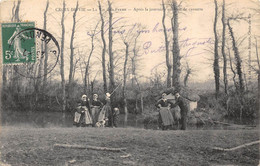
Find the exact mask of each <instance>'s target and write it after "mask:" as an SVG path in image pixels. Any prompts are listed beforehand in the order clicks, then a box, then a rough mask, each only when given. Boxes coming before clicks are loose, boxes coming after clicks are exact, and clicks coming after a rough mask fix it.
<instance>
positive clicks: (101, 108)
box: [74, 93, 119, 127]
mask: <svg viewBox="0 0 260 166" xmlns="http://www.w3.org/2000/svg"><path fill="white" fill-rule="evenodd" d="M118 115H119V109H118V108H117V107H114V108H113V107H112V106H111V100H110V94H109V93H106V95H105V104H103V103H102V102H101V101H100V100H99V99H98V95H97V94H94V95H93V100H92V101H91V102H90V100H89V99H88V97H87V95H82V97H81V101H80V102H78V105H77V109H76V112H75V116H74V125H75V126H77V127H79V126H82V127H85V126H92V127H105V126H106V127H117V123H118Z"/></svg>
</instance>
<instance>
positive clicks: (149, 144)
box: [0, 126, 259, 166]
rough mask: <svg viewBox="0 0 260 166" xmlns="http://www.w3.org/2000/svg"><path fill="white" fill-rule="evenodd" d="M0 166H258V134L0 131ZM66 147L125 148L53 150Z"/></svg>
mask: <svg viewBox="0 0 260 166" xmlns="http://www.w3.org/2000/svg"><path fill="white" fill-rule="evenodd" d="M0 129H1V130H0V152H1V158H0V161H1V162H0V165H12V166H23V165H32V166H38V165H61V166H64V165H84V166H86V165H106V166H108V165H113V166H114V165H156V166H157V165H162V166H167V165H243V166H244V165H258V164H259V144H256V145H251V146H247V147H244V148H241V149H237V150H234V151H229V152H223V151H216V150H213V149H212V148H213V147H221V148H232V147H236V146H239V145H242V144H245V143H249V142H253V141H257V140H259V130H258V128H254V129H250V130H244V129H237V130H186V131H180V130H167V131H161V130H145V129H137V128H91V127H87V128H82V127H79V128H76V127H70V128H59V127H51V128H33V127H22V126H20V127H8V126H6V127H5V126H3V127H1V128H0ZM54 144H70V145H83V146H86V145H88V146H97V147H109V148H126V150H125V151H121V152H111V151H99V150H89V149H74V148H57V147H54Z"/></svg>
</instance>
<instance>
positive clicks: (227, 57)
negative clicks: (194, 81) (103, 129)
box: [2, 0, 260, 118]
mask: <svg viewBox="0 0 260 166" xmlns="http://www.w3.org/2000/svg"><path fill="white" fill-rule="evenodd" d="M20 4H21V0H18V2H17V3H16V2H15V1H14V5H13V8H12V16H11V21H12V22H21V21H22V20H21V18H20V17H19V11H20ZM212 4H214V5H215V12H214V13H215V16H214V22H213V26H212V27H213V28H212V29H213V31H212V34H213V35H214V48H213V49H211V50H213V51H211V50H210V51H211V52H212V53H213V73H214V79H215V93H214V97H215V98H216V102H222V103H221V104H223V107H225V109H226V110H230V111H229V115H231V116H237V114H239V116H240V117H242V116H244V115H245V113H248V114H250V115H252V114H253V113H254V112H255V111H256V107H254V108H250V107H251V106H252V105H254V104H256V102H258V100H257V99H256V96H255V95H253V96H252V95H251V94H252V93H253V92H254V90H253V89H250V87H253V86H254V85H253V83H254V81H253V78H252V76H251V75H252V74H251V70H254V71H255V72H256V73H257V76H258V99H259V88H260V87H259V79H260V76H259V73H260V72H259V70H260V65H259V58H258V47H257V38H258V36H256V37H254V39H255V45H254V46H255V54H256V57H257V59H256V61H253V60H252V57H248V63H245V61H243V59H246V58H245V56H243V55H241V52H240V48H241V45H242V44H241V43H243V41H244V40H245V37H244V38H243V37H242V38H239V37H240V36H241V35H242V34H239V32H236V31H234V30H233V26H235V25H232V24H233V23H234V22H235V21H236V22H239V21H247V22H248V20H249V18H248V17H246V16H244V15H245V14H243V13H242V14H236V15H234V14H230V13H228V12H226V11H227V10H226V6H227V5H226V4H225V0H223V1H222V4H221V7H222V10H220V9H219V8H220V5H219V4H218V1H217V0H213V1H212ZM79 5H80V4H79V3H78V2H77V3H76V6H75V10H74V11H73V15H72V20H73V21H72V29H71V37H70V42H69V50H70V52H69V53H66V51H65V48H66V42H65V41H66V40H67V39H66V38H65V36H67V35H66V27H65V23H64V22H65V19H66V11H65V10H62V12H61V19H60V20H59V21H60V22H59V24H60V25H61V26H60V27H56V28H60V29H61V34H60V35H59V36H60V38H59V39H60V50H61V51H60V58H59V61H58V63H57V66H56V69H57V68H58V67H59V70H58V71H57V70H55V71H53V72H52V73H51V74H47V70H48V64H47V63H48V58H49V57H48V53H47V51H46V50H47V48H46V46H45V48H44V47H43V50H44V51H45V56H44V59H42V60H41V61H42V63H43V67H39V72H38V74H39V73H41V72H42V73H43V74H42V75H43V77H39V78H38V77H35V78H26V77H23V76H21V75H19V74H17V73H16V72H15V68H16V66H15V65H13V66H3V90H2V100H3V103H4V104H6V105H5V107H6V108H8V107H10V109H22V110H46V108H48V110H61V111H63V112H65V111H66V110H70V109H73V108H74V106H75V105H74V104H75V101H76V100H78V99H79V97H80V96H81V95H82V94H83V93H86V94H89V95H90V96H92V95H93V93H98V94H105V93H106V92H110V93H112V96H111V100H112V102H114V103H119V105H120V107H121V108H123V110H124V113H125V114H126V118H127V114H128V112H129V108H130V110H131V111H132V110H135V112H136V111H137V112H143V111H144V105H145V104H144V103H146V104H147V105H149V104H151V103H152V102H154V100H153V99H152V98H154V97H155V96H156V95H158V93H157V92H160V91H161V90H163V89H166V88H171V87H174V88H175V89H176V90H181V89H182V88H183V86H182V85H184V87H185V88H187V87H188V79H189V77H190V75H191V74H192V69H191V68H190V67H189V64H188V62H186V68H187V70H185V71H184V70H182V67H183V66H184V63H181V62H182V56H181V54H180V52H181V48H180V46H179V41H180V36H179V22H181V20H180V18H179V14H181V12H180V8H181V7H182V2H177V1H176V0H170V1H167V3H165V2H164V0H162V2H161V7H162V26H163V35H164V43H165V62H166V64H165V67H166V69H167V70H166V71H167V72H166V78H165V77H164V76H163V73H158V72H157V69H156V68H155V70H154V71H155V72H154V75H151V77H150V78H148V82H149V83H148V84H147V82H140V81H139V78H141V76H140V75H138V70H140V65H139V64H138V61H139V59H140V58H141V56H140V54H139V51H140V45H139V43H138V39H139V37H140V35H141V34H140V33H138V30H142V28H143V26H142V25H141V24H137V25H134V26H133V27H134V28H135V30H132V31H129V32H127V33H123V34H120V33H119V34H115V33H113V30H114V29H115V27H113V26H114V25H113V20H114V14H115V13H114V10H113V3H111V2H110V0H108V1H107V2H106V3H101V2H100V1H98V3H97V6H98V14H99V19H98V21H97V22H96V24H95V26H94V28H93V29H92V30H90V31H89V32H90V33H88V35H89V39H90V41H89V42H90V44H89V46H90V49H89V51H88V52H87V53H80V51H77V50H76V47H78V46H77V45H78V43H76V42H77V41H76V40H74V39H75V33H77V26H80V20H81V19H79V18H77V17H78V15H77V14H78V10H77V9H78V8H79ZM65 8H66V1H65V0H64V1H63V9H65ZM167 9H170V10H167ZM48 12H49V1H48V0H47V2H46V7H45V10H44V13H43V18H44V22H43V29H44V30H48V28H47V25H48V16H50V15H48ZM220 13H222V17H221V23H222V26H221V28H220V26H218V21H219V19H220ZM167 16H170V19H168V20H170V25H171V29H172V31H170V32H169V31H167V28H166V24H167V22H166V17H167ZM85 17H87V16H85ZM93 24H94V23H93ZM106 25H107V27H105V26H106ZM125 26H127V25H122V26H121V28H123V27H125ZM106 28H108V29H106ZM117 28H118V27H117ZM220 30H221V32H222V34H221V35H220ZM97 31H100V33H96V32H97ZM169 33H171V34H169ZM238 36H239V37H238ZM115 41H117V42H115ZM250 42H251V41H250ZM115 44H116V47H114V46H115ZM97 49H99V50H100V51H101V53H100V57H98V58H97V59H98V61H97V62H96V61H94V60H93V54H94V51H96V50H97ZM219 50H221V51H220V52H221V53H220V52H219ZM232 50H233V51H232ZM243 54H246V52H243ZM76 55H77V56H76ZM220 55H222V58H221V56H220ZM249 56H251V54H250V55H249ZM66 57H69V64H65V59H66ZM107 57H108V59H107ZM221 62H222V63H223V65H221V64H220V63H221ZM42 63H40V64H39V65H42ZM95 63H101V66H102V68H101V70H96V71H94V70H92V65H94V64H95ZM255 63H256V64H257V65H255ZM65 66H69V75H68V78H69V79H68V81H66V79H65V78H66V77H65V73H66V72H65V71H66V70H67V69H66V67H65ZM246 66H247V68H246ZM256 66H257V67H258V68H256ZM221 67H222V68H223V84H222V80H221V72H220V70H221ZM246 69H247V70H248V71H245V70H246ZM24 70H27V69H26V68H24ZM75 72H78V73H80V74H81V76H82V78H83V85H82V84H79V83H78V80H77V79H75ZM181 72H182V74H183V75H184V80H183V81H181ZM101 73H102V80H96V77H97V75H98V74H101ZM247 73H249V77H248V78H247ZM57 75H60V83H59V82H57V77H56V76H57ZM90 75H92V78H91V77H90ZM230 80H232V81H233V83H230ZM222 85H223V92H222V89H221V86H222ZM232 87H235V89H232ZM250 95H251V96H250ZM101 98H102V96H101ZM144 98H145V99H144ZM39 103H40V104H39ZM258 105H259V104H258ZM236 106H239V108H234V107H236ZM258 108H259V106H258ZM248 109H250V110H251V111H248ZM236 110H239V111H236Z"/></svg>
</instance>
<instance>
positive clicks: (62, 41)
mask: <svg viewBox="0 0 260 166" xmlns="http://www.w3.org/2000/svg"><path fill="white" fill-rule="evenodd" d="M65 6H66V4H65V1H63V9H65ZM64 14H65V10H63V11H62V17H61V31H62V32H61V54H60V63H61V64H60V75H61V89H62V111H63V112H65V109H66V92H65V77H64V41H65V25H64ZM63 117H65V114H63Z"/></svg>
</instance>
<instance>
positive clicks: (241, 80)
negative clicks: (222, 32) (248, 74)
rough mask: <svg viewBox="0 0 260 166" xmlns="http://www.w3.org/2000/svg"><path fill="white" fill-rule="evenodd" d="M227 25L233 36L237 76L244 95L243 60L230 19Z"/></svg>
mask: <svg viewBox="0 0 260 166" xmlns="http://www.w3.org/2000/svg"><path fill="white" fill-rule="evenodd" d="M227 25H228V28H229V33H230V36H231V40H232V48H233V51H234V55H235V59H236V69H237V74H238V79H239V90H240V92H241V93H243V91H244V81H243V73H242V69H241V62H242V61H241V58H240V55H239V52H238V48H237V43H236V40H235V36H234V33H233V30H232V27H231V25H230V18H229V19H228V20H227Z"/></svg>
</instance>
